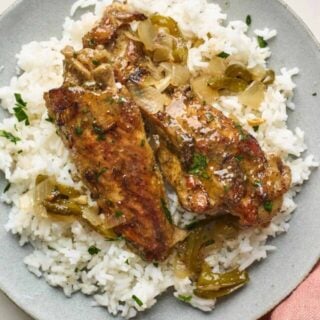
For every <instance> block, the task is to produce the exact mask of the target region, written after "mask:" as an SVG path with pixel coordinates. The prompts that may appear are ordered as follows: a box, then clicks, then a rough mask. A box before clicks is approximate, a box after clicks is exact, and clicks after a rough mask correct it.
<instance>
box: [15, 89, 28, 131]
mask: <svg viewBox="0 0 320 320" xmlns="http://www.w3.org/2000/svg"><path fill="white" fill-rule="evenodd" d="M14 97H15V99H16V106H15V108H13V111H14V115H15V116H16V118H17V119H18V121H19V122H23V121H25V125H26V126H28V125H30V121H29V118H28V115H27V113H26V107H27V103H26V102H25V101H23V99H22V97H21V94H20V93H15V94H14Z"/></svg>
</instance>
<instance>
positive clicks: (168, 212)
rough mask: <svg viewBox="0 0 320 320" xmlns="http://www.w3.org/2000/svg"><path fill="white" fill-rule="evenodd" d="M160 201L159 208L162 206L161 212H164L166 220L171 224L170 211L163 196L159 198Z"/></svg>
mask: <svg viewBox="0 0 320 320" xmlns="http://www.w3.org/2000/svg"><path fill="white" fill-rule="evenodd" d="M160 201H161V208H162V211H163V213H164V214H165V216H166V218H167V219H168V221H169V222H170V223H171V224H172V223H173V221H172V216H171V212H170V210H169V209H168V207H167V204H166V201H165V200H164V199H163V198H161V199H160Z"/></svg>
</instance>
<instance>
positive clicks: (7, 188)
mask: <svg viewBox="0 0 320 320" xmlns="http://www.w3.org/2000/svg"><path fill="white" fill-rule="evenodd" d="M10 188H11V183H10V182H8V183H7V185H6V186H5V188H4V190H3V193H6V192H8V191H9V189H10Z"/></svg>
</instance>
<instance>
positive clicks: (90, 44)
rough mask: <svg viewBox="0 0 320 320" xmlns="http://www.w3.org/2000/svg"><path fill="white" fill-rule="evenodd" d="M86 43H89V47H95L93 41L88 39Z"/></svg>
mask: <svg viewBox="0 0 320 320" xmlns="http://www.w3.org/2000/svg"><path fill="white" fill-rule="evenodd" d="M88 43H89V46H91V47H94V46H95V45H96V41H95V40H94V39H90V40H89V41H88Z"/></svg>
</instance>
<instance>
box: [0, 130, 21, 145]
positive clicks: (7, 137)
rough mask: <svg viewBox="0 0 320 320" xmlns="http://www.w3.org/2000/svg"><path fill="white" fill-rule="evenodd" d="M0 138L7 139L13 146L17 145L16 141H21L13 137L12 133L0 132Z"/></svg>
mask: <svg viewBox="0 0 320 320" xmlns="http://www.w3.org/2000/svg"><path fill="white" fill-rule="evenodd" d="M0 137H3V138H6V139H8V140H9V141H11V142H13V143H14V144H17V142H18V141H21V139H20V138H18V137H16V136H14V135H13V134H12V133H10V132H8V131H5V130H0Z"/></svg>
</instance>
